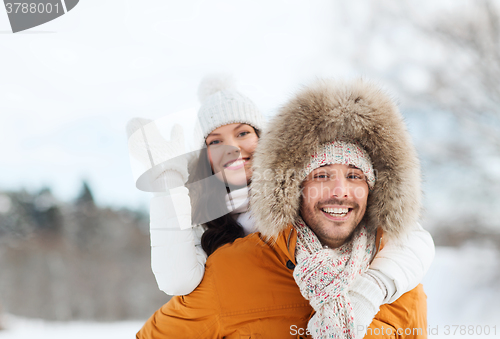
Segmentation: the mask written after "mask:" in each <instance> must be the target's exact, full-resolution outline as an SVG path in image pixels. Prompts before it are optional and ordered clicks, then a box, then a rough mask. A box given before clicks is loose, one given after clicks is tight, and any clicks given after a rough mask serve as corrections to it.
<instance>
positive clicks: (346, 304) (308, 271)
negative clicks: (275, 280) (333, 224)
mask: <svg viewBox="0 0 500 339" xmlns="http://www.w3.org/2000/svg"><path fill="white" fill-rule="evenodd" d="M295 228H296V230H297V247H296V249H295V257H296V260H297V266H295V269H294V271H293V275H294V278H295V281H296V283H297V285H298V286H299V288H300V292H301V293H302V295H303V296H304V298H306V299H307V300H309V302H310V304H311V306H312V307H313V308H314V310H315V311H316V313H315V315H314V316H313V318H312V319H311V320H310V321H309V325H308V329H309V331H310V332H311V334H312V336H313V338H342V339H344V338H349V339H352V338H356V334H357V333H356V329H355V324H354V315H353V308H352V305H351V302H350V299H349V296H348V289H349V286H350V285H351V284H352V282H353V281H354V280H355V279H356V278H357V277H358V276H359V275H361V274H362V273H363V272H365V271H366V270H367V269H368V266H369V264H370V260H371V258H372V256H373V253H374V251H375V234H373V232H368V231H367V229H366V227H365V226H363V227H360V228H358V229H357V230H356V231H355V233H354V234H353V236H352V239H351V241H349V242H348V243H346V244H344V245H342V246H341V247H339V248H336V249H329V248H323V246H322V245H321V243H320V241H319V239H318V238H317V237H316V235H315V234H314V232H313V231H312V230H311V229H310V228H309V227H308V226H306V225H305V223H304V221H302V220H301V219H299V220H298V221H297V222H296V224H295Z"/></svg>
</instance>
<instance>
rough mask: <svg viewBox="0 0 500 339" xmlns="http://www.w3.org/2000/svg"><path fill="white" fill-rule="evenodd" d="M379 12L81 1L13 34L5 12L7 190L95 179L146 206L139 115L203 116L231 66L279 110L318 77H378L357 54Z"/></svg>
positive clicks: (104, 194)
mask: <svg viewBox="0 0 500 339" xmlns="http://www.w3.org/2000/svg"><path fill="white" fill-rule="evenodd" d="M370 14H371V13H370V6H369V2H368V1H359V2H354V3H349V4H347V2H343V1H329V0H325V1H319V0H318V1H316V0H315V1H291V0H282V1H255V0H253V1H234V0H220V1H195V0H183V1H178V0H176V1H173V0H169V1H165V0H148V1H132V0H126V1H125V0H106V1H105V0H82V1H80V3H79V4H78V5H77V7H75V8H74V9H73V10H72V11H71V12H69V13H68V14H66V15H64V16H62V17H60V18H58V19H56V20H54V21H52V22H49V23H47V24H44V25H42V26H39V27H35V28H33V29H31V30H28V31H26V32H22V33H16V34H12V33H11V32H10V26H9V22H8V18H7V14H6V12H5V11H4V10H3V8H0V52H1V53H0V114H1V115H0V116H1V123H0V145H1V146H0V147H1V157H0V168H1V176H0V190H17V189H19V188H21V187H24V188H26V189H28V190H29V191H36V190H38V189H40V188H41V187H43V186H49V187H51V188H52V190H53V192H54V194H55V195H56V196H57V197H58V198H60V199H73V198H74V197H75V196H76V194H77V193H78V191H79V190H80V187H81V180H82V179H87V180H88V181H89V183H90V185H91V188H92V189H93V192H94V195H95V198H96V200H97V202H98V203H100V204H103V205H112V206H120V205H127V206H131V207H139V206H143V207H146V206H147V204H148V200H149V194H147V193H142V192H139V191H138V190H137V189H135V187H134V180H133V175H132V172H131V169H130V164H129V155H128V151H127V146H126V142H127V138H126V135H125V125H126V122H127V121H128V120H129V119H130V118H132V117H134V116H143V117H148V118H151V119H160V118H162V117H165V116H168V115H171V114H176V112H179V111H182V110H185V109H191V110H193V111H195V110H196V108H197V107H198V102H197V97H196V91H197V87H198V84H199V82H200V80H201V78H202V77H203V76H204V75H206V74H208V73H213V72H221V71H223V72H231V73H232V74H233V75H234V77H235V78H236V79H237V80H238V85H239V89H240V91H241V92H243V93H245V94H246V95H248V96H249V97H250V98H252V99H253V100H254V101H255V102H256V103H257V105H258V106H259V107H261V108H262V110H263V112H264V114H265V115H266V116H268V117H269V116H272V115H273V114H274V112H275V110H276V108H277V107H279V105H281V104H282V103H283V102H285V100H286V99H287V98H289V97H290V95H291V94H292V93H293V92H294V91H295V90H296V89H297V88H298V87H299V86H300V85H302V84H307V83H308V82H309V81H311V80H313V79H315V78H316V77H325V76H334V77H336V78H350V77H356V76H360V75H367V74H366V70H364V69H362V68H359V67H356V66H355V60H353V59H352V56H353V53H355V52H356V53H359V50H360V49H359V48H360V46H359V43H360V41H357V40H356V39H355V38H356V36H359V34H365V35H368V36H369V35H370V34H371V32H370V30H369V26H368V23H369V21H370V20H369V19H370ZM389 33H390V32H389ZM398 36H399V39H401V40H405V39H407V37H406V36H405V32H402V33H399V35H398ZM372 44H374V45H373V46H371V47H370V49H367V50H366V51H367V52H372V51H376V53H374V54H373V58H374V59H373V60H374V62H377V64H378V65H379V68H381V69H383V68H384V67H389V66H390V60H391V59H390V57H391V53H390V48H391V46H387V43H386V42H384V41H383V39H382V38H381V37H380V38H379V37H373V39H372ZM377 60H378V61H377ZM388 60H389V61H388ZM412 79H417V80H418V74H417V75H412ZM378 80H380V81H382V82H383V80H384V79H378ZM417 83H418V81H417Z"/></svg>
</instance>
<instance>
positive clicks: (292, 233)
mask: <svg viewBox="0 0 500 339" xmlns="http://www.w3.org/2000/svg"><path fill="white" fill-rule="evenodd" d="M383 235H384V230H383V229H382V228H381V227H379V228H377V234H376V238H375V239H376V240H375V246H376V249H375V254H376V253H378V251H380V250H381V249H382V248H383V247H384V243H385V241H384V240H385V239H383ZM274 246H276V247H277V248H278V249H279V251H278V252H279V254H278V255H279V256H280V257H281V259H282V261H283V262H284V263H285V264H286V262H287V261H288V260H290V261H291V262H292V263H293V264H294V265H296V264H297V262H296V261H295V247H296V246H297V231H296V230H295V228H294V227H293V225H291V224H290V225H288V226H287V228H285V229H284V230H283V231H282V232H281V233H280V234H279V235H278V237H277V238H276V239H275V243H274ZM280 254H281V255H280ZM372 260H373V258H372Z"/></svg>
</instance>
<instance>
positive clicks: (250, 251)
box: [207, 233, 272, 266]
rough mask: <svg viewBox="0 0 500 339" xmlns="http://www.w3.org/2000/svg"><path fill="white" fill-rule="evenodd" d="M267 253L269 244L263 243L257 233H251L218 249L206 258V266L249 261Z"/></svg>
mask: <svg viewBox="0 0 500 339" xmlns="http://www.w3.org/2000/svg"><path fill="white" fill-rule="evenodd" d="M269 251H272V249H271V246H270V244H269V243H267V242H266V241H264V239H262V238H261V236H260V234H259V233H252V234H250V235H248V236H246V237H244V238H239V239H236V240H235V241H234V242H232V243H230V244H226V245H224V246H222V247H220V248H218V249H217V250H216V251H215V252H214V253H212V255H210V256H209V257H208V260H207V266H210V265H215V266H217V265H219V264H220V263H226V262H228V261H236V260H237V261H241V260H245V261H251V260H254V259H253V258H255V257H260V256H262V255H263V254H265V253H266V252H269Z"/></svg>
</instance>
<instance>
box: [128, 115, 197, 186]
mask: <svg viewBox="0 0 500 339" xmlns="http://www.w3.org/2000/svg"><path fill="white" fill-rule="evenodd" d="M127 135H128V138H129V140H128V147H129V152H130V153H131V154H132V156H133V157H134V158H136V159H137V160H139V161H140V162H141V163H142V164H143V165H144V166H146V168H149V170H148V175H147V176H146V177H145V178H146V180H147V185H146V186H147V187H148V188H149V189H148V190H151V191H154V192H161V191H166V190H167V189H169V188H175V187H179V186H182V185H184V183H186V181H187V179H188V162H187V157H186V154H185V148H184V131H183V129H182V126H180V125H177V124H176V125H174V127H173V128H172V132H171V134H170V141H167V140H165V139H164V138H163V136H162V135H161V133H160V131H159V130H158V128H157V127H156V125H155V123H154V122H153V121H152V120H149V119H144V118H133V119H131V120H130V121H129V122H128V124H127Z"/></svg>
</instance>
